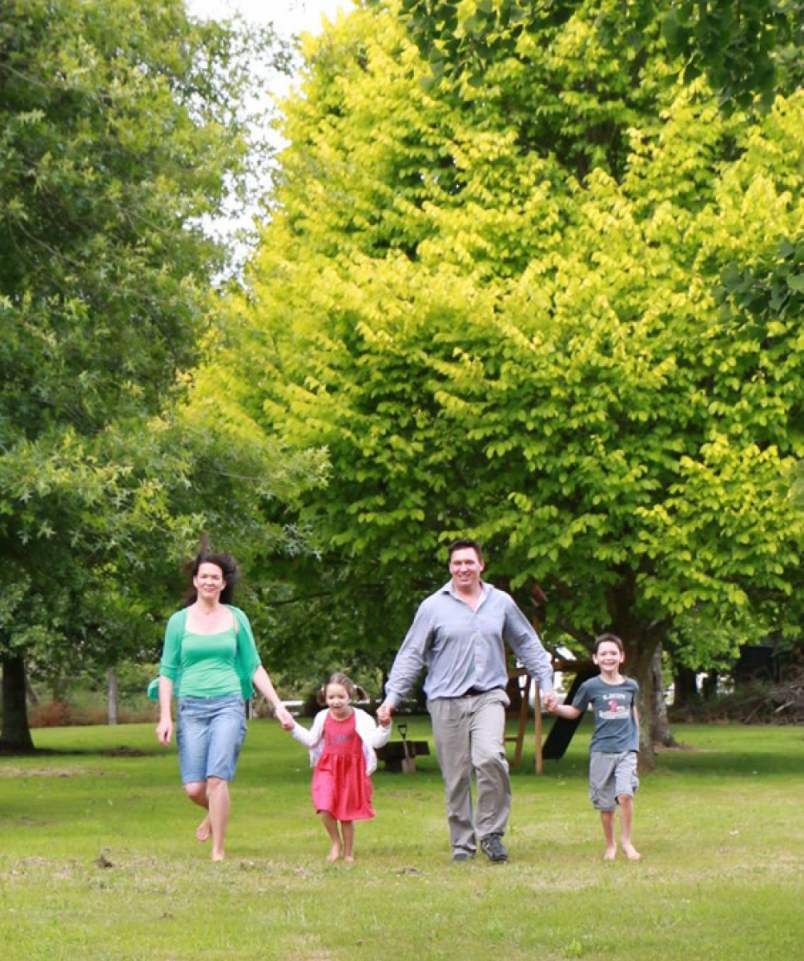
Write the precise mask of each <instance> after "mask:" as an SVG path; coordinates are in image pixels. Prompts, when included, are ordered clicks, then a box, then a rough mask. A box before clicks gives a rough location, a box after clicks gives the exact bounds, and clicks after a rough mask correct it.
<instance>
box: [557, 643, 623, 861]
mask: <svg viewBox="0 0 804 961" xmlns="http://www.w3.org/2000/svg"><path fill="white" fill-rule="evenodd" d="M592 660H593V661H594V662H595V664H596V665H597V666H598V667H599V668H600V676H599V677H592V678H590V679H589V680H588V681H584V683H583V684H581V686H580V687H579V688H578V693H577V694H576V695H575V698H574V699H573V702H572V705H571V706H570V705H569V704H556V705H555V706H554V707H551V708H550V710H552V712H553V714H558V715H559V716H560V717H565V718H568V719H569V720H573V719H574V718H576V717H580V716H581V714H582V713H583V712H584V711H585V710H586V708H587V706H588V705H589V704H591V705H592V710H593V711H594V715H595V730H594V733H593V734H592V743H591V745H590V749H589V751H590V756H589V796H590V797H591V799H592V804H594V806H595V807H596V808H597V810H598V811H600V819H601V821H602V822H603V834H604V835H605V838H606V853H605V854H604V859H605V860H606V861H613V860H614V858H615V855H616V854H617V845H616V843H615V840H614V811H615V807H616V806H619V808H620V845H621V846H622V849H623V853H624V854H625V856H626V857H627V858H628V859H629V860H630V861H638V860H639V859H640V857H641V855H640V853H639V851H637V849H636V848H635V847H634V845H633V844H632V843H631V825H632V823H633V819H634V793H635V792H636V789H637V788H638V787H639V781H638V779H637V775H636V766H637V752H638V751H639V715H638V714H637V708H636V696H637V691H638V690H639V686H638V685H637V682H636V681H634V680H632V679H631V678H630V677H624V676H623V675H622V674H620V665H621V664H622V663H623V661H624V660H625V652H624V650H623V644H622V641H621V640H620V639H619V637H616V636H615V635H614V634H601V635H600V637H598V638H596V639H595V647H594V652H593V654H592Z"/></svg>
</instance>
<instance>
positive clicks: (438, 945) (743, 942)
mask: <svg viewBox="0 0 804 961" xmlns="http://www.w3.org/2000/svg"><path fill="white" fill-rule="evenodd" d="M676 734H677V736H680V737H681V738H683V740H684V741H686V742H689V743H690V744H692V745H694V747H695V748H696V750H694V751H684V752H675V753H668V754H663V755H661V756H660V757H659V767H658V769H657V771H656V772H655V773H653V774H650V775H648V776H646V777H643V784H642V788H641V790H640V793H639V795H638V797H637V805H636V807H637V815H636V827H635V842H636V843H637V846H638V847H640V849H641V850H642V851H643V853H644V855H645V858H644V860H643V862H641V863H640V864H631V863H628V862H625V861H623V860H620V861H617V862H615V863H614V864H603V863H602V861H601V860H600V855H601V853H602V835H601V832H600V826H599V822H598V820H597V816H596V815H595V814H594V812H593V811H592V809H591V806H590V805H589V802H588V800H587V797H586V751H587V750H588V737H589V728H588V727H586V726H584V727H582V728H581V731H580V732H579V734H578V735H577V736H576V739H575V741H574V742H573V744H572V746H571V748H570V751H569V752H568V754H567V756H566V757H565V758H564V759H563V760H562V761H561V762H559V763H557V764H556V763H549V764H547V765H546V771H545V774H544V775H543V776H542V777H538V778H537V777H535V776H533V774H532V773H529V772H530V771H532V764H533V758H532V756H530V757H528V756H526V757H525V759H524V763H523V768H522V771H520V772H517V773H515V774H514V776H513V782H514V783H513V789H514V813H513V816H512V819H511V824H510V830H509V834H508V836H507V842H508V844H509V847H510V849H511V861H510V863H509V864H508V865H506V866H503V867H499V866H496V867H492V866H491V865H489V864H487V863H485V862H483V861H480V860H478V861H476V862H474V863H471V864H468V865H455V866H453V865H452V864H451V863H450V861H449V850H448V844H447V832H446V825H445V819H444V814H443V788H442V782H441V777H440V774H439V772H438V767H437V764H436V762H435V759H434V758H433V757H429V758H422V759H419V761H418V764H419V771H418V773H417V774H416V775H415V776H413V777H407V776H402V775H387V774H385V773H382V772H380V773H379V774H378V775H376V776H375V779H374V785H375V808H376V810H377V818H376V820H375V821H374V822H372V823H369V824H359V825H358V827H357V842H356V854H357V858H358V860H357V862H356V864H355V865H353V866H347V865H343V864H340V865H334V866H330V865H327V864H326V863H325V862H324V855H325V854H326V851H327V848H328V845H327V842H326V838H325V834H324V831H323V829H322V828H321V827H320V825H319V823H318V820H317V819H316V817H315V815H314V814H313V811H312V807H311V804H310V800H309V785H310V772H309V768H308V766H307V755H306V752H305V751H304V750H303V749H302V748H300V747H299V745H297V744H296V743H295V742H293V741H292V740H291V739H290V738H289V737H288V736H287V735H284V734H283V733H282V732H281V731H280V730H279V729H278V727H277V726H276V725H275V724H272V723H271V722H267V721H258V722H252V724H251V726H250V730H249V736H248V739H247V742H246V747H245V748H244V751H243V755H242V758H241V762H240V766H239V769H238V776H237V780H236V782H235V784H234V785H233V788H232V797H233V814H232V822H231V826H230V833H229V839H228V843H227V855H228V860H227V862H226V863H225V864H222V865H212V864H210V863H209V862H208V860H207V857H208V853H209V851H208V848H206V847H202V846H201V845H198V844H197V843H196V842H195V841H194V840H193V838H192V830H193V828H194V827H195V825H196V823H197V821H198V820H199V817H198V816H197V814H196V812H197V810H198V809H196V808H191V806H190V805H189V804H188V803H187V801H185V800H184V798H183V796H182V792H181V789H180V786H179V784H178V776H177V764H176V758H175V754H174V752H173V751H172V750H171V751H169V752H166V753H164V752H162V751H161V750H159V749H157V748H156V745H155V738H154V734H153V726H152V725H130V726H123V727H118V728H98V727H96V728H67V729H59V728H54V729H48V730H43V731H40V732H37V735H36V741H37V744H38V746H40V747H42V748H47V749H48V750H49V751H51V752H53V753H49V754H47V755H38V756H36V757H32V758H23V759H18V758H2V759H0V938H1V939H2V940H1V941H0V951H1V952H2V956H3V958H4V961H22V959H26V961H29V959H42V961H49V959H69V961H73V959H84V958H91V959H94V961H106V959H114V961H218V959H221V961H222V959H224V958H225V959H226V961H230V959H233V958H237V959H252V958H253V959H257V958H259V959H273V958H283V959H288V961H345V959H347V958H350V959H352V958H353V959H358V961H362V959H369V958H372V959H374V958H377V957H383V958H386V959H391V961H396V959H400V961H404V959H408V958H410V959H413V958H416V959H420V958H434V959H435V958H445V959H458V958H461V959H463V958H481V957H487V956H495V957H496V956H499V957H501V958H503V957H504V958H506V959H514V961H516V959H525V958H537V957H538V958H539V959H547V961H550V959H560V958H574V957H583V958H592V959H597V958H600V959H602V958H607V959H608V958H610V957H611V956H613V955H616V956H618V957H629V958H639V959H643V958H644V959H653V958H657V959H658V958H662V959H667V958H682V957H684V958H687V959H698V958H700V959H708V958H720V957H722V956H729V955H733V956H739V957H740V958H760V957H761V958H763V959H784V961H788V959H795V958H798V957H802V948H801V944H802V943H803V942H804V924H802V911H801V902H802V898H803V897H804V884H803V883H802V875H803V874H804V872H802V860H804V858H802V855H803V854H804V813H803V812H802V800H804V792H803V791H802V779H801V775H802V772H803V771H804V731H802V729H801V728H767V727H761V728H746V727H732V726H709V727H698V726H690V727H684V728H677V729H676ZM428 735H429V725H428V723H427V720H426V719H423V718H422V719H415V720H413V721H411V722H410V724H409V736H412V737H414V738H421V737H427V736H428ZM121 748H122V749H123V753H122V755H121V756H112V755H110V754H109V753H103V752H113V751H116V750H119V749H121ZM125 752H146V753H144V754H143V755H142V756H136V754H135V755H134V756H128V755H127V754H126V753H125ZM100 855H103V857H104V858H105V859H106V860H107V861H108V862H111V865H112V866H111V867H108V868H104V867H100V866H99V865H98V864H97V863H96V861H97V859H98V858H99V856H100Z"/></svg>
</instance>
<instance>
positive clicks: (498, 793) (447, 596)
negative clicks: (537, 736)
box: [377, 539, 556, 862]
mask: <svg viewBox="0 0 804 961" xmlns="http://www.w3.org/2000/svg"><path fill="white" fill-rule="evenodd" d="M483 569H484V564H483V551H482V549H481V547H480V544H478V542H477V541H473V540H467V539H464V540H458V541H455V542H454V543H452V544H450V547H449V572H450V574H451V580H450V581H449V582H448V583H447V584H445V585H444V587H442V588H441V590H440V591H436V593H435V594H431V595H430V597H428V598H427V599H426V600H425V601H423V602H422V604H421V606H420V607H419V610H418V612H417V613H416V617H415V619H414V621H413V624H412V625H411V627H410V630H409V631H408V633H407V636H406V637H405V640H404V641H403V643H402V647H401V648H400V649H399V653H398V654H397V656H396V659H395V661H394V666H393V667H392V669H391V674H390V677H389V678H388V683H387V685H386V689H385V690H386V696H385V701H383V703H382V705H381V706H380V708H379V710H378V712H377V716H378V718H379V720H380V722H381V723H383V724H384V723H387V721H388V720H390V717H391V714H392V712H393V710H394V708H395V707H396V706H397V705H398V704H399V702H400V701H401V699H402V698H403V697H404V696H405V694H406V693H407V692H408V690H409V689H410V687H411V685H412V684H413V682H414V681H415V680H416V678H417V676H418V675H419V673H420V671H421V669H422V667H423V666H424V665H425V664H426V665H427V679H426V680H425V684H424V690H425V694H426V695H427V709H428V711H429V712H430V716H431V718H432V722H433V738H434V740H435V747H436V754H437V755H438V763H439V764H440V766H441V773H442V774H443V777H444V788H445V791H446V798H447V820H448V822H449V831H450V842H451V844H452V859H453V861H468V860H470V859H471V858H473V857H474V856H475V853H476V851H477V845H478V842H479V844H480V850H481V851H482V852H483V853H484V854H485V855H486V857H487V858H488V859H489V860H490V861H494V862H503V861H507V860H508V852H507V851H506V849H505V846H504V845H503V843H502V838H503V835H504V834H505V828H506V825H507V824H508V816H509V814H510V811H511V780H510V778H509V776H508V762H507V760H506V758H505V709H506V707H507V706H508V704H509V701H508V696H507V695H506V693H505V687H506V684H507V682H508V670H507V665H506V662H505V649H504V647H503V642H504V641H506V642H507V643H508V644H509V645H510V646H511V648H512V649H513V650H514V651H515V653H516V654H517V656H518V657H519V659H520V660H521V661H522V663H523V664H524V665H525V667H526V668H527V669H528V671H529V672H530V673H531V674H532V675H534V676H536V677H538V679H539V683H540V684H541V686H542V689H543V690H544V691H545V704H546V705H547V706H548V707H549V708H552V707H553V706H554V705H555V703H556V695H555V693H554V692H553V669H552V667H551V665H550V658H549V655H548V654H547V652H546V651H545V649H544V648H543V647H542V644H541V641H540V640H539V637H538V635H537V634H536V632H535V631H534V629H533V627H531V625H530V623H529V622H528V620H527V618H526V617H525V615H524V614H523V613H522V611H520V610H519V608H518V607H517V606H516V604H515V603H514V600H513V598H512V597H511V596H510V595H509V594H506V593H505V592H504V591H499V590H497V589H496V588H495V587H492V586H491V584H486V583H485V582H484V581H483V580H481V576H480V575H481V574H482V573H483ZM473 770H474V773H475V781H476V784H477V816H476V817H475V818H474V819H473V817H472V771H473Z"/></svg>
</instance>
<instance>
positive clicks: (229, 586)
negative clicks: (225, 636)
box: [182, 537, 240, 607]
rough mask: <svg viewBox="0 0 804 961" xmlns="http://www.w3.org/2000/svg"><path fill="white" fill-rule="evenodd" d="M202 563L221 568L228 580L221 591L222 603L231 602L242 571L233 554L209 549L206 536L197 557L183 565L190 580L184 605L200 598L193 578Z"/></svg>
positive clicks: (185, 593) (224, 577)
mask: <svg viewBox="0 0 804 961" xmlns="http://www.w3.org/2000/svg"><path fill="white" fill-rule="evenodd" d="M202 564H214V565H215V566H216V567H219V568H220V570H221V573H222V574H223V579H224V581H225V582H226V586H225V587H224V589H223V590H222V591H221V604H231V603H232V598H233V597H234V589H235V584H236V583H237V581H238V579H239V577H240V572H239V571H238V569H237V561H236V560H235V559H234V558H233V557H232V555H231V554H218V553H215V552H214V551H211V550H210V549H209V543H208V541H207V539H206V537H204V538H202V540H201V548H200V550H199V551H198V553H197V554H196V555H195V557H194V558H192V560H189V561H187V562H186V563H185V564H183V565H182V571H183V572H184V574H185V575H186V576H187V577H188V578H189V581H190V586H189V587H188V588H187V590H186V591H185V592H184V603H183V605H182V606H183V607H189V606H190V605H191V604H195V602H196V600H197V599H198V591H196V589H195V587H194V586H193V580H194V578H195V576H196V574H198V571H199V568H200V567H201V565H202Z"/></svg>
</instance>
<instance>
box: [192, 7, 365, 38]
mask: <svg viewBox="0 0 804 961" xmlns="http://www.w3.org/2000/svg"><path fill="white" fill-rule="evenodd" d="M187 7H188V9H189V10H190V12H191V13H193V14H195V15H196V16H200V17H216V18H219V19H220V18H224V17H226V16H227V14H231V13H232V11H238V12H240V13H242V14H243V16H244V17H245V18H246V19H247V20H253V21H254V22H255V23H266V22H269V21H270V22H272V23H273V24H274V26H275V27H276V29H277V30H278V31H279V32H280V33H283V34H285V35H290V34H293V33H305V32H306V33H319V32H320V30H321V17H322V16H326V17H327V18H328V19H329V20H330V21H333V20H334V19H335V15H336V14H337V12H338V10H343V11H344V12H348V11H349V10H350V9H351V8H352V3H351V0H187Z"/></svg>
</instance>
